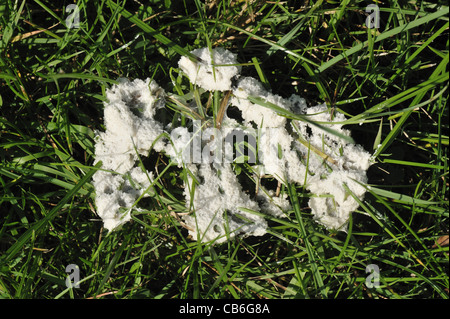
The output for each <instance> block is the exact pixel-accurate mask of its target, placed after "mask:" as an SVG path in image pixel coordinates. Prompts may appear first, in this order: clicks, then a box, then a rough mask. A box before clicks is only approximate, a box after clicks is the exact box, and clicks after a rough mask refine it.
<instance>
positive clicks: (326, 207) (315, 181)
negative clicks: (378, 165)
mask: <svg viewBox="0 0 450 319" xmlns="http://www.w3.org/2000/svg"><path fill="white" fill-rule="evenodd" d="M305 113H306V114H307V115H310V116H309V119H310V120H312V121H316V122H329V123H330V125H328V127H329V128H331V129H333V130H335V131H336V132H339V133H340V134H342V135H347V136H349V135H350V131H348V130H346V129H343V128H342V124H339V123H336V122H343V121H345V116H344V115H342V114H341V113H335V114H334V118H333V119H331V114H330V112H329V111H328V109H327V106H326V105H325V104H322V105H317V106H315V107H310V108H307V109H305ZM295 123H296V124H297V126H298V127H299V130H300V132H301V135H302V136H303V138H304V139H306V140H307V141H308V143H310V145H311V147H310V148H309V149H308V148H307V147H305V145H303V144H301V143H299V142H297V143H296V146H295V149H296V150H297V151H298V152H299V153H301V154H303V156H304V157H305V158H306V157H307V156H308V154H309V158H308V171H309V173H308V176H307V181H306V188H307V189H308V190H310V191H311V193H312V194H314V195H315V196H316V197H313V198H311V199H310V201H309V206H310V207H311V210H312V213H313V215H314V218H315V219H316V220H317V221H318V222H319V223H321V224H323V225H324V226H326V227H327V228H330V229H340V230H345V229H346V225H347V223H348V219H349V217H350V214H351V212H353V211H354V210H356V209H357V208H358V206H359V204H358V202H357V201H356V199H355V198H354V197H353V196H352V195H351V194H350V193H349V192H348V191H347V189H346V187H345V185H346V186H347V188H348V189H349V190H350V191H351V192H352V193H353V195H354V196H356V197H357V198H359V199H360V200H362V199H363V197H364V194H365V188H364V187H363V186H361V185H360V184H359V183H362V184H365V183H367V177H366V171H367V169H368V168H369V166H370V154H369V153H368V152H366V151H365V150H364V149H363V147H362V146H360V145H355V144H350V143H348V142H346V141H345V140H344V139H342V138H340V137H338V136H336V135H333V134H329V133H325V132H324V131H323V130H321V129H319V128H317V127H315V126H312V125H309V124H307V123H306V122H301V121H295ZM319 152H320V153H321V154H318V153H319ZM323 155H326V156H328V158H327V159H324V157H323ZM299 182H300V181H299ZM358 182H359V183H358Z"/></svg>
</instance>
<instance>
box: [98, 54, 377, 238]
mask: <svg viewBox="0 0 450 319" xmlns="http://www.w3.org/2000/svg"><path fill="white" fill-rule="evenodd" d="M192 53H193V54H194V55H195V56H197V57H198V58H199V60H198V61H195V62H193V61H191V60H190V59H188V58H187V57H182V58H181V59H180V61H179V67H180V68H181V69H182V70H183V72H184V73H185V74H186V75H187V76H188V77H189V79H190V81H191V82H192V83H193V84H195V85H197V86H199V87H201V88H203V89H204V90H208V91H211V90H218V91H225V90H232V96H231V98H230V100H229V103H230V104H231V105H233V106H235V107H237V109H238V110H239V111H240V112H241V115H242V118H243V121H242V123H241V122H240V121H238V120H236V119H233V118H229V117H228V116H227V114H226V113H225V115H224V117H223V120H222V122H221V125H220V127H219V128H216V127H212V126H211V125H209V124H210V123H212V122H213V121H211V120H212V119H209V121H204V122H200V121H198V122H196V121H193V122H192V123H191V122H189V126H190V124H193V125H192V126H193V128H191V129H192V132H190V131H189V129H188V128H187V127H172V126H167V127H166V128H163V126H162V124H161V123H160V122H159V121H157V120H156V119H155V115H156V110H157V109H158V108H161V107H163V106H164V92H163V90H162V89H161V88H160V87H159V86H158V85H157V84H156V83H155V82H154V81H151V80H149V79H147V80H145V81H142V80H135V81H133V82H130V81H128V80H121V81H120V83H119V84H118V85H115V86H114V87H113V88H111V89H110V90H108V91H107V93H106V95H107V100H108V102H106V103H105V111H104V120H105V128H106V130H105V132H99V133H98V136H97V140H96V147H95V155H96V162H98V161H102V162H103V167H102V169H104V170H102V171H98V172H97V173H96V174H95V175H94V177H93V184H94V186H95V189H96V206H97V212H98V214H99V216H100V217H101V218H102V219H103V221H104V226H105V228H107V229H109V230H114V229H116V228H117V227H118V226H120V225H122V224H123V223H125V222H127V221H128V220H130V218H131V215H130V212H131V210H132V209H137V210H139V207H135V206H136V205H135V204H136V200H137V199H138V198H139V197H140V196H142V195H145V196H148V195H149V194H153V193H154V190H153V189H152V188H151V187H150V185H151V183H152V181H153V178H154V177H153V175H152V173H151V172H147V171H143V170H142V169H141V168H139V167H138V166H137V160H138V156H140V155H142V156H147V155H148V153H149V151H150V149H152V147H153V149H154V150H155V151H157V152H163V153H165V155H166V156H169V157H170V158H171V160H172V161H173V162H175V163H176V164H177V165H178V167H179V168H184V169H187V170H189V171H190V173H191V174H192V175H191V174H186V176H187V180H186V181H185V185H184V187H185V192H184V195H185V200H186V207H187V209H188V210H189V211H190V213H189V214H184V215H182V217H181V218H182V219H183V221H184V224H185V227H186V228H187V229H188V230H189V233H190V235H191V236H192V238H193V239H194V240H197V239H200V240H202V241H204V242H207V241H215V242H216V243H221V242H224V241H226V240H228V239H229V238H233V237H235V236H240V237H246V236H261V235H264V234H265V233H266V231H267V223H266V221H265V219H264V218H263V217H261V216H260V214H252V213H251V212H249V210H250V211H256V212H258V211H260V212H263V213H266V214H270V215H273V216H276V217H278V218H282V217H284V216H285V214H286V212H288V211H289V210H291V209H292V208H291V206H290V203H289V200H288V198H287V195H286V194H284V195H280V196H275V194H274V191H273V190H266V189H264V187H262V186H261V185H259V187H258V191H257V192H256V196H254V197H250V195H249V194H248V192H246V190H244V189H242V186H241V185H240V183H239V180H238V177H237V176H236V174H235V172H234V171H233V169H232V165H231V164H230V163H231V162H232V161H233V157H232V155H233V152H232V150H233V146H232V145H233V144H234V142H233V141H234V139H233V137H235V138H238V139H239V138H241V142H242V138H243V136H246V137H249V138H250V137H251V138H254V140H255V141H256V140H257V143H258V144H257V147H256V145H253V146H254V154H247V156H248V157H247V158H248V161H247V163H248V164H249V165H253V168H254V170H255V172H257V175H259V176H260V177H261V178H264V177H265V176H267V175H269V176H273V177H274V178H276V179H277V180H278V181H279V183H281V184H285V185H287V184H290V183H297V184H300V185H304V186H305V187H306V189H307V190H308V191H310V193H311V198H310V200H309V206H310V208H311V211H312V214H313V217H314V219H315V220H316V221H317V222H318V223H320V224H322V225H324V226H325V227H327V228H330V229H337V230H346V225H347V223H348V219H349V216H350V214H351V213H352V212H353V211H355V210H356V209H357V208H358V201H357V200H356V199H355V198H354V197H356V198H358V199H360V200H362V199H363V197H364V194H365V191H366V189H365V187H363V186H362V185H361V184H365V183H367V177H366V171H367V169H368V167H369V166H370V162H371V160H370V154H369V153H368V152H366V151H365V150H364V149H363V147H362V146H360V145H355V144H349V143H348V142H347V141H346V140H345V139H342V138H341V137H338V136H336V135H333V134H330V133H328V132H325V131H324V130H322V129H321V128H318V127H316V126H314V125H310V124H308V123H306V122H304V121H297V120H295V121H290V122H289V123H291V124H292V125H291V127H288V128H287V125H286V124H288V120H287V119H286V118H285V117H283V116H280V115H279V114H277V113H275V112H274V111H273V110H271V109H270V108H267V107H263V106H261V105H258V104H255V103H253V102H251V101H250V100H249V99H250V97H257V98H261V99H262V100H263V101H266V102H269V103H272V104H275V105H277V106H278V107H281V108H283V109H285V110H288V111H290V112H293V113H296V114H302V115H305V116H308V117H309V119H310V120H311V121H317V122H321V123H322V125H326V126H327V127H329V128H331V129H333V130H334V131H337V132H339V133H340V134H341V135H346V136H349V135H350V131H348V130H346V129H343V127H342V123H340V122H343V121H345V116H344V115H342V114H340V113H338V112H335V113H334V114H333V117H332V115H331V113H330V112H329V111H328V109H327V107H326V105H325V104H323V105H317V106H313V107H308V106H307V105H306V101H305V100H304V99H303V98H301V97H299V96H298V95H292V96H290V97H288V98H283V97H281V96H279V95H276V94H273V93H271V92H269V91H268V90H266V89H265V88H264V86H263V85H262V84H261V83H260V82H259V81H258V80H256V79H254V78H251V77H242V78H239V77H238V75H239V71H240V67H239V66H238V63H237V60H236V56H235V55H234V54H232V53H231V52H229V51H227V50H224V49H221V48H218V49H213V50H212V52H211V51H210V50H209V49H207V48H203V49H197V50H194V51H192ZM233 78H235V79H236V80H237V84H236V87H234V88H232V84H231V82H232V79H233ZM323 123H326V124H323ZM297 130H298V131H297ZM163 133H164V134H165V135H170V141H167V140H164V139H161V138H160V137H161V135H162V134H163ZM230 141H231V143H230ZM236 143H237V144H239V143H238V142H236ZM247 143H250V142H247ZM240 144H242V143H240ZM255 144H256V142H255ZM230 149H231V153H230ZM256 149H257V151H256ZM255 152H256V153H255ZM236 153H237V151H236ZM230 154H231V157H230ZM252 155H253V157H252ZM256 155H257V156H256ZM256 157H257V159H258V162H257V163H256V162H252V160H255V161H256ZM241 158H242V156H241ZM234 161H235V162H236V159H234ZM144 191H147V193H145V194H144Z"/></svg>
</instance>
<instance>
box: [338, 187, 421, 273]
mask: <svg viewBox="0 0 450 319" xmlns="http://www.w3.org/2000/svg"><path fill="white" fill-rule="evenodd" d="M343 186H344V188H345V190H346V192H347V193H348V194H350V195H351V196H352V197H353V198H354V199H355V200H356V202H357V203H358V204H359V206H361V208H363V209H364V211H365V212H367V213H368V214H369V215H370V217H372V219H373V220H374V221H375V222H376V223H377V224H378V225H379V226H380V227H381V228H382V229H383V230H384V231H385V232H386V233H387V234H389V236H391V237H392V239H394V241H395V242H396V243H397V244H399V245H400V246H401V247H402V248H403V249H405V250H406V252H408V254H409V255H410V256H411V257H413V258H414V259H415V260H416V261H417V262H418V263H419V264H420V265H422V266H423V267H424V268H425V269H428V267H427V266H425V264H424V263H423V262H422V261H421V260H420V259H419V258H418V257H417V256H416V255H415V254H414V253H413V252H412V251H411V250H410V249H409V248H408V247H406V245H405V244H404V243H403V242H402V241H401V240H400V238H399V237H397V236H396V235H395V234H394V233H393V231H392V230H391V229H390V227H389V226H388V225H387V224H386V223H384V222H383V221H381V220H380V219H379V218H378V217H377V216H376V214H375V213H374V212H373V211H372V209H371V207H372V206H370V207H369V206H368V205H366V204H365V203H363V202H362V201H361V200H360V199H359V198H358V197H357V196H355V194H353V192H352V191H351V190H350V188H348V186H347V185H346V184H345V183H344V184H343Z"/></svg>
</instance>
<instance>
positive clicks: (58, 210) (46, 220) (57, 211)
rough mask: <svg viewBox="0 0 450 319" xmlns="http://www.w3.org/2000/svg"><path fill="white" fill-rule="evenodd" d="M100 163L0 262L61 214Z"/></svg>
mask: <svg viewBox="0 0 450 319" xmlns="http://www.w3.org/2000/svg"><path fill="white" fill-rule="evenodd" d="M101 164H102V163H101V162H99V163H97V165H96V166H95V167H94V168H92V169H91V170H90V171H89V172H87V173H86V175H84V176H83V178H81V179H80V180H79V181H78V183H77V184H75V186H74V187H73V188H72V189H71V190H70V191H69V192H68V193H67V194H66V196H64V197H63V199H61V201H60V202H59V203H58V205H56V206H55V207H54V208H53V209H52V210H51V211H50V212H49V213H48V214H47V215H45V217H44V218H43V219H41V220H40V221H38V222H37V223H35V224H34V225H33V226H31V227H30V228H29V229H28V230H27V231H26V232H25V233H24V234H23V235H22V236H21V237H20V238H19V239H18V240H17V242H15V243H14V245H12V246H11V247H10V248H9V249H8V250H7V251H6V253H5V255H4V258H3V260H2V262H5V263H8V262H9V261H11V259H13V258H14V256H15V255H16V254H17V253H18V252H19V251H20V250H22V249H23V246H24V245H25V244H26V243H27V242H28V241H29V240H30V238H31V237H32V236H35V234H36V233H38V232H40V231H41V230H42V229H43V228H44V226H45V225H46V224H47V223H49V222H50V221H51V220H52V219H54V218H55V217H56V216H58V215H59V214H60V213H61V208H62V207H63V206H64V205H65V204H66V203H67V202H68V201H69V200H70V199H71V198H72V197H73V196H75V195H76V194H77V193H78V192H79V191H80V189H81V188H82V187H83V186H84V184H86V183H87V182H88V181H89V180H90V179H91V177H92V175H94V173H95V172H96V171H97V170H98V168H100V166H101Z"/></svg>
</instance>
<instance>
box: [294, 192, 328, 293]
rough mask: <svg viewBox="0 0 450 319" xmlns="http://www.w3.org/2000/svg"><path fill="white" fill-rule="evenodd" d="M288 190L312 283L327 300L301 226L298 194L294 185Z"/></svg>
mask: <svg viewBox="0 0 450 319" xmlns="http://www.w3.org/2000/svg"><path fill="white" fill-rule="evenodd" d="M288 190H289V197H290V198H291V202H292V207H293V209H294V212H295V217H296V218H297V221H298V225H299V228H300V235H301V238H302V239H303V242H304V243H305V248H306V252H307V254H308V258H309V262H310V266H311V272H312V275H313V277H314V281H315V282H316V284H317V288H318V289H320V293H321V294H322V297H324V298H327V288H326V287H325V286H324V283H323V279H322V275H321V274H320V271H319V269H318V267H317V260H316V258H315V256H314V252H313V250H312V247H311V243H310V242H309V239H308V238H309V236H308V234H307V233H306V229H305V225H304V224H303V217H302V215H301V212H300V203H299V202H298V194H297V190H296V188H295V185H293V184H291V185H289V187H288Z"/></svg>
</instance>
